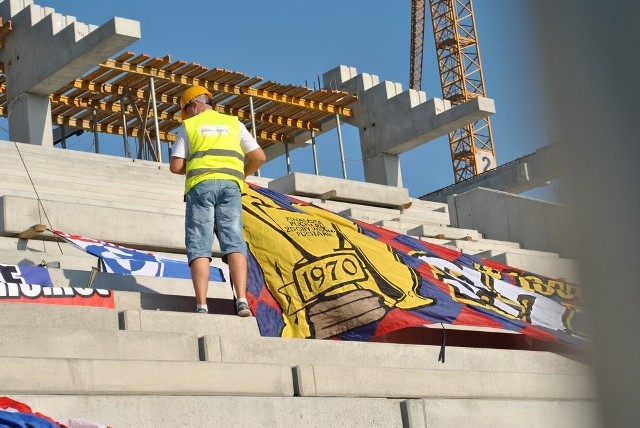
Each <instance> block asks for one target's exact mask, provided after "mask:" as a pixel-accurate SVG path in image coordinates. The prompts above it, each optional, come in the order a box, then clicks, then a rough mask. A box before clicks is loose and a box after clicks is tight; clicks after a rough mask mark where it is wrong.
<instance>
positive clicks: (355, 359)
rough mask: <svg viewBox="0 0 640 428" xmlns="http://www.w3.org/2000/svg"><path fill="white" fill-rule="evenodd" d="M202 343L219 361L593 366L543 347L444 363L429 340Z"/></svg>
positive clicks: (455, 352) (517, 368)
mask: <svg viewBox="0 0 640 428" xmlns="http://www.w3.org/2000/svg"><path fill="white" fill-rule="evenodd" d="M202 345H203V346H202V352H203V358H204V359H205V360H206V361H219V362H237V363H258V362H263V363H267V364H286V365H290V366H296V365H312V366H315V365H323V366H334V367H356V368H357V367H370V368H378V369H381V368H390V367H398V368H400V367H404V368H412V369H428V370H445V371H451V370H456V371H465V370H467V371H483V372H513V373H531V374H541V373H546V374H572V375H578V374H580V375H586V374H588V373H589V368H588V367H587V366H586V365H584V364H582V363H580V362H577V361H575V360H572V359H570V358H566V357H563V356H561V355H558V354H554V353H551V352H542V351H521V350H507V349H489V348H464V347H456V346H449V347H447V349H446V363H445V364H442V363H440V362H438V354H439V352H440V347H439V346H431V345H403V344H394V343H367V342H348V341H339V342H338V341H331V340H314V339H281V338H272V337H260V338H253V337H242V336H239V335H230V334H227V335H224V336H205V337H204V338H203V339H202ZM345 356H349V358H345Z"/></svg>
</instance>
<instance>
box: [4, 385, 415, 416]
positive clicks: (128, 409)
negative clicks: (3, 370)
mask: <svg viewBox="0 0 640 428" xmlns="http://www.w3.org/2000/svg"><path fill="white" fill-rule="evenodd" d="M241 379H245V380H251V379H252V375H251V373H245V374H244V375H242V377H241ZM11 397H12V398H14V399H15V400H18V401H21V402H24V403H27V404H29V405H30V406H31V408H33V409H34V410H37V411H39V412H41V413H43V414H46V415H48V416H50V417H52V418H54V419H56V420H63V419H64V418H68V417H69V416H70V415H73V416H74V417H77V418H81V419H84V420H90V421H97V422H100V423H103V424H107V425H108V426H111V427H114V428H116V427H118V428H120V427H123V428H124V427H135V428H159V427H163V428H164V427H184V426H189V427H281V428H301V427H304V428H345V427H349V428H406V427H407V426H406V425H404V424H403V422H402V420H403V419H402V413H401V402H402V401H401V400H393V399H379V398H358V397H278V398H275V397H259V396H252V397H238V396H231V395H227V396H221V397H216V396H179V395H174V396H148V395H115V396H114V395H104V394H100V395H12V396H11ZM411 427H412V428H425V425H411Z"/></svg>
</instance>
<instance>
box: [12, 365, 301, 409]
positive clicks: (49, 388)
mask: <svg viewBox="0 0 640 428" xmlns="http://www.w3.org/2000/svg"><path fill="white" fill-rule="evenodd" d="M0 378H1V379H3V382H2V385H0V394H2V395H14V394H47V395H48V394H70V395H94V394H106V395H244V396H272V397H287V396H289V397H290V396H292V395H293V379H292V373H291V368H290V367H286V366H280V365H273V364H236V363H209V362H184V361H150V360H147V361H137V360H101V359H69V358H22V357H0ZM111 410H112V411H114V409H111Z"/></svg>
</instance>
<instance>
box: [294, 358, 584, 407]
mask: <svg viewBox="0 0 640 428" xmlns="http://www.w3.org/2000/svg"><path fill="white" fill-rule="evenodd" d="M294 379H295V383H296V393H297V394H299V395H300V396H347V397H349V396H359V397H388V398H400V397H404V398H422V397H424V398H427V397H429V398H474V399H477V398H481V399H489V398H491V399H528V400H531V399H534V400H535V399H543V400H591V399H594V398H595V390H594V385H592V383H591V380H590V378H589V377H588V376H584V375H564V374H555V373H554V374H541V373H537V374H532V373H522V372H519V373H508V372H481V371H457V370H429V369H414V368H386V369H385V370H384V371H383V372H380V370H379V369H378V368H373V369H372V368H369V367H349V368H343V367H329V366H318V365H316V366H311V365H303V366H297V367H295V375H294ZM461 385H464V388H461V387H460V386H461Z"/></svg>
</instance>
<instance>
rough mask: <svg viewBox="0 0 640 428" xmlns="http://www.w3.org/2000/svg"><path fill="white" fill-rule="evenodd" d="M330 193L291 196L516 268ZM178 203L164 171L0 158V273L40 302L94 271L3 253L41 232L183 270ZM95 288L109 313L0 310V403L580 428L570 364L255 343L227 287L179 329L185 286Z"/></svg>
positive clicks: (74, 256) (587, 381) (105, 160)
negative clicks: (24, 275)
mask: <svg viewBox="0 0 640 428" xmlns="http://www.w3.org/2000/svg"><path fill="white" fill-rule="evenodd" d="M23 162H24V164H23ZM24 165H26V170H25V166H24ZM27 171H28V174H27ZM323 179H324V178H323V177H316V180H317V181H322V180H323ZM250 181H255V182H258V183H259V184H261V185H264V186H270V183H271V181H269V180H268V179H263V178H258V177H251V178H250ZM32 183H33V185H32ZM335 184H336V183H333V182H327V183H326V186H325V187H324V189H325V190H322V192H321V193H322V194H323V195H324V196H323V198H320V197H319V196H321V195H320V194H318V195H313V194H312V195H309V194H306V195H298V196H296V197H299V198H300V199H305V200H308V201H311V202H313V203H315V204H316V205H319V206H324V207H326V208H328V209H331V210H333V211H336V212H343V213H344V212H345V211H347V210H351V211H349V213H348V215H351V216H353V217H354V218H358V217H357V216H358V215H361V219H362V220H364V221H370V220H372V219H374V218H376V216H378V218H377V220H376V221H382V222H395V223H398V224H397V226H398V227H399V228H401V229H404V228H406V226H409V227H408V228H407V231H408V232H409V231H411V232H412V234H414V233H415V235H414V236H417V237H423V238H422V239H426V240H430V241H431V242H442V243H444V244H445V245H447V246H449V247H451V248H458V249H461V250H463V251H470V252H472V251H475V252H477V253H478V254H483V252H488V251H495V252H496V254H497V253H499V252H500V251H504V252H503V253H502V254H504V253H505V252H506V251H507V250H508V251H516V250H518V251H523V252H524V251H525V250H523V249H520V248H518V247H519V244H517V243H509V242H506V241H494V240H488V239H483V238H482V236H481V234H479V233H478V232H477V231H476V230H472V229H458V228H455V227H451V226H450V221H449V220H448V217H447V215H448V207H447V205H446V204H437V203H431V202H428V203H427V202H426V201H418V200H412V199H410V200H409V201H410V202H412V204H411V206H408V205H407V206H406V207H405V206H403V207H400V206H396V207H395V208H394V207H393V206H386V207H381V206H380V204H379V203H375V202H376V199H377V198H379V197H380V195H379V194H377V195H373V194H371V197H372V201H371V202H370V203H369V204H367V203H366V202H367V201H366V200H363V201H361V202H360V203H357V204H356V203H352V202H345V201H341V200H339V199H340V198H339V197H338V198H337V199H338V200H332V199H327V198H326V196H327V194H326V192H327V191H330V190H332V189H331V188H327V187H331V185H335ZM341 184H344V183H341ZM33 186H35V190H37V194H38V195H39V197H40V198H41V199H42V205H39V204H38V203H37V200H36V193H35V191H34V189H33ZM182 186H183V182H182V178H181V177H178V176H174V175H172V174H170V173H169V172H168V169H167V166H166V165H158V164H155V163H151V162H146V161H135V162H134V161H132V160H130V159H122V158H115V157H109V156H104V155H95V154H89V153H78V152H72V151H62V150H56V149H49V148H43V147H36V146H30V145H23V144H18V145H17V146H16V145H15V144H13V143H8V142H0V206H1V207H2V209H1V210H0V263H8V264H31V265H35V264H40V263H42V262H44V263H45V264H47V265H49V272H50V274H51V277H52V280H53V282H54V286H56V287H59V286H74V287H82V286H84V285H85V284H86V283H87V281H88V276H89V272H90V270H91V267H92V266H95V261H96V260H95V258H94V257H92V256H89V255H87V254H85V253H83V252H81V251H80V250H77V249H75V248H73V247H71V246H70V245H68V244H64V243H57V242H54V241H53V240H52V239H51V237H48V236H47V235H46V234H45V235H42V236H39V237H37V239H29V240H24V239H19V238H18V237H17V234H18V233H20V232H22V231H23V230H25V229H27V228H29V227H30V226H32V225H33V224H36V223H46V222H47V221H51V224H52V226H53V227H54V228H57V229H61V230H64V231H68V232H73V233H79V234H83V235H86V236H89V237H92V238H97V239H103V240H108V241H110V242H116V243H122V244H126V245H132V246H135V247H137V248H144V249H152V250H154V251H157V252H160V253H161V254H162V255H166V256H170V257H174V258H180V257H184V254H183V243H182V240H183V230H182V228H183V214H182V198H181V194H182ZM376 186H377V185H376ZM391 191H393V192H395V190H393V189H391ZM336 193H337V192H336ZM336 196H338V195H336ZM378 200H379V199H378ZM409 201H407V202H409ZM42 206H44V209H43V208H42ZM345 214H346V213H345ZM365 215H366V217H367V219H365V218H363V217H364V216H365ZM421 219H423V220H421ZM382 225H383V226H384V227H387V223H383V224H382ZM465 245H467V247H466V248H464V246H465ZM474 245H475V247H474ZM514 254H515V253H514ZM525 255H526V253H523V256H525ZM494 257H497V256H494ZM545 257H546V258H548V259H552V258H553V256H545ZM556 259H557V257H556ZM214 262H216V263H219V262H220V261H219V260H217V259H216V260H214ZM58 264H59V268H57V267H54V266H58ZM536 272H537V273H540V274H545V273H546V272H545V271H544V270H536ZM94 285H95V287H96V288H107V289H113V290H116V292H115V295H116V299H115V308H113V309H106V308H91V307H75V306H55V305H43V304H26V303H0V326H1V327H0V329H1V330H0V331H1V333H0V379H2V382H0V395H6V396H10V397H12V398H14V399H16V400H19V401H23V402H25V403H27V404H29V405H30V406H31V407H32V408H33V409H34V410H37V411H39V412H42V413H44V414H47V415H50V416H52V417H54V418H58V419H63V418H66V417H76V418H83V419H87V420H93V421H97V422H102V423H105V424H108V425H110V426H112V427H136V428H146V427H176V426H212V427H215V426H220V427H227V426H229V427H230V426H234V427H235V426H251V427H253V426H281V427H345V426H347V427H363V428H364V427H413V428H415V427H458V426H461V425H462V424H466V425H467V426H473V427H496V426H505V427H506V426H509V427H511V426H518V427H548V426H554V427H592V426H593V427H595V426H597V418H596V417H597V415H596V414H595V410H594V409H593V408H592V402H593V400H594V396H595V393H594V389H593V386H592V385H591V378H590V375H589V369H588V367H587V366H585V365H584V364H582V363H580V362H578V361H576V360H575V357H576V356H575V355H573V356H571V355H569V356H563V355H560V354H556V353H551V352H543V351H526V350H521V349H520V350H519V349H504V348H505V347H504V346H502V347H500V346H495V347H487V346H488V345H487V344H488V343H489V341H487V342H486V344H485V345H484V346H483V345H482V344H481V345H476V346H473V347H463V346H455V345H452V346H448V347H447V349H446V363H444V364H442V363H438V362H437V360H438V354H439V351H440V348H439V346H433V345H415V344H408V343H360V342H338V341H329V340H326V341H325V340H299V339H279V338H264V337H260V335H259V332H258V328H257V325H256V323H255V319H253V318H249V319H243V318H239V317H236V316H233V315H232V313H233V307H232V300H231V299H232V295H231V291H230V287H229V284H226V283H219V284H212V285H211V286H210V287H209V296H208V297H209V307H210V309H211V310H212V312H214V313H215V315H214V314H210V315H202V314H195V313H192V310H193V290H192V287H191V283H190V281H189V280H179V279H166V278H165V279H161V278H150V277H143V276H131V277H128V276H121V275H113V274H106V273H99V274H98V276H97V279H96V282H95V283H94ZM440 328H441V327H440V326H438V329H440ZM447 329H449V330H448V331H450V332H453V330H452V329H453V326H451V327H449V326H447ZM427 330H429V331H430V332H433V333H437V334H439V331H437V330H435V329H425V332H427ZM485 330H486V329H485ZM466 333H471V334H475V335H476V337H485V336H482V334H487V335H493V336H500V335H507V334H506V333H504V332H491V331H489V332H486V331H485V332H469V331H467V332H466ZM509 336H514V337H515V336H518V337H521V336H520V335H514V334H509ZM503 343H506V342H503ZM499 348H502V349H499ZM570 357H571V358H570Z"/></svg>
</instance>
